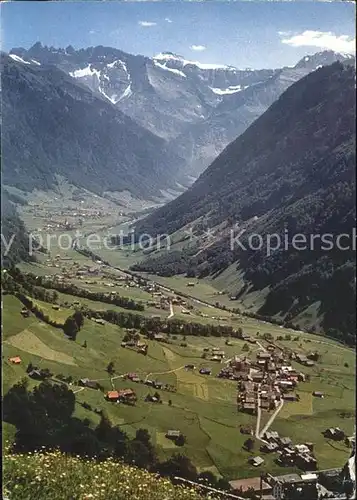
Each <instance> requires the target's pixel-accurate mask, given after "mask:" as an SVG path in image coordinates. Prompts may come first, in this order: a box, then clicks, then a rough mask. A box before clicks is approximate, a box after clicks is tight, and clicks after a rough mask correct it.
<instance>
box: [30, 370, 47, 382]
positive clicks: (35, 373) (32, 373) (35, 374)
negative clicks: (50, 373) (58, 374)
mask: <svg viewBox="0 0 357 500" xmlns="http://www.w3.org/2000/svg"><path fill="white" fill-rule="evenodd" d="M28 375H29V377H31V378H34V379H36V380H43V378H44V377H43V375H42V373H41V370H31V371H30V372H29V374H28Z"/></svg>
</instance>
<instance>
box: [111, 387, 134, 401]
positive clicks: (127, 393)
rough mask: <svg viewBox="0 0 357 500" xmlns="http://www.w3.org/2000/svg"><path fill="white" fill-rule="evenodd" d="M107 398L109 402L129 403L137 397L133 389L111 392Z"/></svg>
mask: <svg viewBox="0 0 357 500" xmlns="http://www.w3.org/2000/svg"><path fill="white" fill-rule="evenodd" d="M105 397H106V399H107V400H108V401H121V400H123V401H128V400H131V399H134V398H135V397H136V395H135V392H134V391H133V390H132V389H122V390H120V391H109V392H107V394H106V396H105Z"/></svg>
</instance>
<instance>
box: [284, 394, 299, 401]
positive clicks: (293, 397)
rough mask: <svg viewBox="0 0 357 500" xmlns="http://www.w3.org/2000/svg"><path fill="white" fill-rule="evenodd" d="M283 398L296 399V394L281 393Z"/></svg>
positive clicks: (287, 399) (286, 399)
mask: <svg viewBox="0 0 357 500" xmlns="http://www.w3.org/2000/svg"><path fill="white" fill-rule="evenodd" d="M283 399H284V400H285V401H297V400H298V396H297V395H296V394H293V393H289V394H283Z"/></svg>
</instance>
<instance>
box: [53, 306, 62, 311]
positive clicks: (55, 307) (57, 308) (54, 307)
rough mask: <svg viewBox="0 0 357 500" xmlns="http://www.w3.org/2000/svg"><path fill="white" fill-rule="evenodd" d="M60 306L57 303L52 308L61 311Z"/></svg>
mask: <svg viewBox="0 0 357 500" xmlns="http://www.w3.org/2000/svg"><path fill="white" fill-rule="evenodd" d="M59 308H60V307H59V305H57V304H53V306H52V309H54V310H55V311H59Z"/></svg>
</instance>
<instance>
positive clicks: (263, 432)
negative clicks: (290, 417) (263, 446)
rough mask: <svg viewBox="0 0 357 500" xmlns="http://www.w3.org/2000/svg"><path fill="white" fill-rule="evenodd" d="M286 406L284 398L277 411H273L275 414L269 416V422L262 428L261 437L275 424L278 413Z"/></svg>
mask: <svg viewBox="0 0 357 500" xmlns="http://www.w3.org/2000/svg"><path fill="white" fill-rule="evenodd" d="M283 406H284V400H283V399H282V400H281V401H280V403H279V406H278V407H277V409H276V410H275V412H274V413H273V415H272V416H271V417H270V418H269V420H268V422H267V423H266V425H265V427H264V429H262V431H261V432H260V433H259V438H260V439H261V437H262V436H264V434H265V433H266V432H267V431H268V430H269V429H270V427H271V425H272V424H273V422H274V420H275V418H276V417H277V415H278V413H279V412H280V410H281V409H282V407H283Z"/></svg>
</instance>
